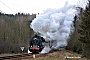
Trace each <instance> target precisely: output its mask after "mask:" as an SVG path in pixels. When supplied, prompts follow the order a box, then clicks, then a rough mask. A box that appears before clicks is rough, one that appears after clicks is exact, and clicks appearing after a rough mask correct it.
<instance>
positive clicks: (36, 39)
mask: <svg viewBox="0 0 90 60" xmlns="http://www.w3.org/2000/svg"><path fill="white" fill-rule="evenodd" d="M44 42H45V39H44V38H43V37H41V36H38V35H35V36H33V37H32V39H31V40H30V42H29V43H30V46H29V51H30V52H32V53H35V52H37V53H39V52H41V51H42V49H43V48H44V44H43V43H44Z"/></svg>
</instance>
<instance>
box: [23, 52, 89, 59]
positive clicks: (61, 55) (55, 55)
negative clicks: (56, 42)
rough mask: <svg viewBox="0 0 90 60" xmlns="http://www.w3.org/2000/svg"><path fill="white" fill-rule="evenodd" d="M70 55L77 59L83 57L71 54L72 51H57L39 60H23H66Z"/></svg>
mask: <svg viewBox="0 0 90 60" xmlns="http://www.w3.org/2000/svg"><path fill="white" fill-rule="evenodd" d="M66 55H68V57H75V56H79V57H81V55H80V54H77V53H74V52H71V51H66V50H60V51H55V52H52V53H49V54H47V55H46V56H41V57H37V58H30V59H22V60H66V59H65V56H66ZM70 60H89V59H86V58H80V59H75V58H71V59H70Z"/></svg>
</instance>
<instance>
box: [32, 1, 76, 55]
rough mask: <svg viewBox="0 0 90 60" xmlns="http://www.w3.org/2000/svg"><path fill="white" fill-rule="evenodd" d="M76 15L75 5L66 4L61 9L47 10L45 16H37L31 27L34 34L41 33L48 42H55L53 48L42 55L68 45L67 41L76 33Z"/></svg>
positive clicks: (47, 48) (44, 51) (46, 49)
mask: <svg viewBox="0 0 90 60" xmlns="http://www.w3.org/2000/svg"><path fill="white" fill-rule="evenodd" d="M75 14H77V10H76V7H75V5H69V4H68V3H67V2H66V4H65V5H64V6H63V7H62V8H60V9H47V10H46V11H44V13H43V14H40V15H37V16H36V18H35V19H34V20H33V21H32V23H31V24H30V27H31V28H32V29H33V31H34V32H39V33H40V34H41V36H42V37H44V38H45V40H46V41H52V40H53V41H54V43H53V45H52V47H51V48H49V46H46V47H45V48H44V49H43V51H42V52H41V53H47V52H49V51H50V50H51V49H58V48H60V47H62V46H66V45H67V40H68V39H69V37H70V34H71V33H72V32H73V31H74V27H73V21H74V19H73V18H74V16H75Z"/></svg>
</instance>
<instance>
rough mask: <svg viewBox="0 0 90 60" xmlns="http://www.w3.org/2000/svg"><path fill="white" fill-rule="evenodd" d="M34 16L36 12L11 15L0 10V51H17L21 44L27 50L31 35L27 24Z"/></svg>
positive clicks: (19, 50) (31, 32)
mask: <svg viewBox="0 0 90 60" xmlns="http://www.w3.org/2000/svg"><path fill="white" fill-rule="evenodd" d="M35 17H36V14H32V15H30V14H23V13H17V14H15V15H12V14H4V13H2V12H0V53H19V52H21V49H20V47H21V46H24V47H25V51H27V49H28V46H29V40H30V38H31V37H32V36H33V31H32V29H31V28H30V26H29V25H30V22H31V21H32V20H33V19H34V18H35Z"/></svg>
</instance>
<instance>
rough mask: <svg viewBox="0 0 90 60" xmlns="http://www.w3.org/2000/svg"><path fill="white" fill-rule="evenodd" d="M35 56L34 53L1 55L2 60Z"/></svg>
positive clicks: (19, 59)
mask: <svg viewBox="0 0 90 60" xmlns="http://www.w3.org/2000/svg"><path fill="white" fill-rule="evenodd" d="M31 57H33V56H32V54H19V55H13V56H3V57H0V60H21V59H25V58H31Z"/></svg>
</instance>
